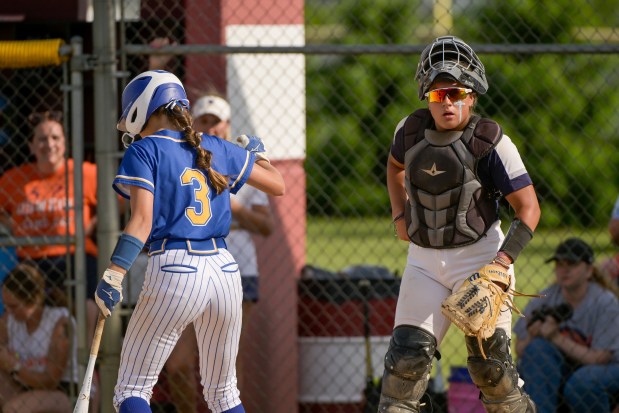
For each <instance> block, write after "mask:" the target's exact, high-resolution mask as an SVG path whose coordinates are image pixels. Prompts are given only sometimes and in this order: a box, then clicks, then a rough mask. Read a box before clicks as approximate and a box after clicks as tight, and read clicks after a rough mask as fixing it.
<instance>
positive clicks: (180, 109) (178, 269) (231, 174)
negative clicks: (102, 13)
mask: <svg viewBox="0 0 619 413" xmlns="http://www.w3.org/2000/svg"><path fill="white" fill-rule="evenodd" d="M117 128H118V129H119V130H120V131H123V132H125V134H126V136H127V137H128V139H123V141H124V142H126V143H127V144H129V147H128V149H127V151H126V153H125V155H124V157H123V159H122V162H121V165H120V167H119V170H118V174H117V175H116V178H115V179H114V182H113V186H114V189H115V190H116V191H117V192H118V193H119V194H120V195H122V196H124V197H127V198H128V199H130V205H131V216H130V218H129V221H128V223H127V225H126V226H125V228H124V231H123V233H122V234H121V236H120V237H119V240H118V243H117V245H116V248H115V249H114V252H113V253H112V257H111V263H110V265H109V267H108V268H107V270H106V271H105V272H104V274H103V276H102V278H101V281H100V282H99V285H98V287H97V292H96V297H95V300H96V302H97V305H98V306H99V308H100V310H101V313H102V314H103V315H104V316H105V317H108V316H109V315H111V311H112V310H113V308H114V307H115V306H116V304H118V303H119V302H120V301H121V300H122V280H123V277H124V275H125V274H126V272H127V271H128V270H129V269H130V268H131V265H132V264H133V262H134V261H135V259H136V257H137V256H138V254H139V253H140V251H141V250H142V248H144V246H145V245H147V247H148V249H149V256H150V258H149V262H148V268H147V270H146V275H145V281H144V285H143V288H142V291H141V293H140V296H139V298H138V301H137V304H136V306H135V309H134V311H133V314H132V316H131V319H130V320H129V324H128V326H127V331H126V334H125V337H124V340H123V346H122V351H121V360H120V369H119V373H118V380H117V384H116V387H115V394H114V400H113V402H114V406H115V408H116V409H117V410H118V411H119V413H129V412H131V413H146V412H151V409H150V406H149V400H150V397H151V395H152V389H153V386H154V385H155V383H156V382H157V378H158V376H159V373H160V372H161V369H162V368H163V366H164V364H165V362H166V360H167V358H168V357H169V355H170V353H171V352H172V349H173V348H174V345H175V344H176V342H177V340H178V338H179V336H180V335H181V333H182V332H183V330H184V329H185V327H186V326H187V325H189V324H190V323H193V325H194V327H195V331H196V336H197V339H198V346H199V352H200V374H201V377H202V383H203V385H204V398H205V400H206V401H207V403H208V405H209V408H210V409H211V411H212V412H213V413H244V412H245V410H244V408H243V404H242V403H241V400H240V395H239V393H240V392H239V391H238V389H237V386H236V382H237V379H236V371H235V362H236V357H237V352H238V344H239V337H240V331H241V304H242V297H243V290H242V285H241V277H240V274H239V270H238V264H237V263H236V261H235V259H234V257H233V256H232V254H230V253H229V252H228V250H227V249H226V242H225V237H226V235H227V234H228V232H229V230H230V223H231V217H232V212H231V208H230V194H231V193H236V192H238V191H239V190H240V189H242V187H243V185H245V184H246V183H247V184H249V185H251V186H254V187H256V188H258V189H260V190H262V191H265V192H266V193H269V194H271V195H274V196H281V195H283V194H284V191H285V185H284V180H283V178H282V176H281V174H280V173H279V171H278V170H277V169H276V168H275V167H273V166H272V165H271V164H270V162H269V160H268V157H267V154H266V149H265V146H264V144H263V142H262V140H261V139H260V138H258V137H255V136H247V135H241V136H239V137H237V138H236V139H234V140H233V142H234V143H231V142H227V141H225V140H223V139H219V138H217V137H215V136H210V135H206V134H201V133H198V132H196V131H195V130H194V129H193V127H192V117H191V114H190V111H189V101H188V99H187V95H186V92H185V89H184V87H183V85H182V83H181V82H180V80H179V79H178V78H177V77H176V76H175V75H173V74H172V73H169V72H166V71H163V70H154V71H147V72H144V73H142V74H140V75H138V76H136V77H135V78H134V79H133V80H132V81H131V82H129V84H128V85H127V86H126V87H125V89H124V91H123V95H122V115H121V117H120V120H119V122H118V125H117ZM123 137H125V135H124V136H123Z"/></svg>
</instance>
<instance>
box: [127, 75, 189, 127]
mask: <svg viewBox="0 0 619 413" xmlns="http://www.w3.org/2000/svg"><path fill="white" fill-rule="evenodd" d="M172 101H182V102H184V103H185V106H187V107H188V106H189V102H188V100H187V94H186V93H185V88H184V87H183V84H182V83H181V81H180V80H179V79H178V78H177V77H176V76H175V75H173V74H172V73H170V72H166V71H165V70H150V71H148V72H144V73H141V74H139V75H137V76H136V77H135V78H134V79H133V80H132V81H131V82H129V84H128V85H127V86H126V87H125V90H123V96H122V115H120V119H119V120H118V124H117V125H116V128H117V129H118V130H120V131H123V132H129V133H132V134H138V133H140V132H142V130H143V129H144V126H145V125H146V123H147V122H148V119H149V118H150V116H151V115H152V114H153V112H155V111H156V110H157V109H159V108H160V107H161V106H163V105H167V104H168V103H170V102H172Z"/></svg>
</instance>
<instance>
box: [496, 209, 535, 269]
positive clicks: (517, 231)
mask: <svg viewBox="0 0 619 413" xmlns="http://www.w3.org/2000/svg"><path fill="white" fill-rule="evenodd" d="M532 238H533V230H532V229H531V228H529V227H528V225H527V224H525V223H524V222H522V221H521V220H519V219H518V218H516V219H514V220H513V221H512V224H511V225H510V227H509V231H507V235H506V236H505V240H504V241H503V244H502V245H501V248H499V251H500V252H504V253H505V254H507V255H508V256H509V257H510V258H511V259H512V262H515V261H516V258H518V255H520V252H521V251H522V250H523V249H524V247H526V245H527V244H528V243H529V241H531V239H532Z"/></svg>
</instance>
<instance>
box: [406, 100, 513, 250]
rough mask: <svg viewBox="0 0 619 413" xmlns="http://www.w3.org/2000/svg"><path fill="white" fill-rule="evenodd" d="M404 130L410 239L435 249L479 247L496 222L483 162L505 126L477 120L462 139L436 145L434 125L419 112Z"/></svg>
mask: <svg viewBox="0 0 619 413" xmlns="http://www.w3.org/2000/svg"><path fill="white" fill-rule="evenodd" d="M403 128H404V129H403V137H404V145H405V171H406V178H405V179H406V181H405V186H406V192H407V195H408V202H407V205H406V208H405V218H406V224H407V232H408V236H409V238H410V239H411V241H412V242H414V243H415V244H417V245H420V246H422V247H430V248H454V247H459V246H463V245H468V244H472V243H474V242H476V241H477V240H478V239H479V238H480V237H482V236H483V235H484V234H485V233H486V232H487V231H488V229H489V228H490V226H491V225H492V224H493V223H494V222H495V221H496V199H495V197H494V194H492V193H490V191H489V190H488V189H486V188H484V187H483V186H482V185H481V182H480V180H479V177H478V176H477V162H478V161H479V159H481V158H483V157H484V156H486V155H487V154H488V153H490V151H491V150H492V149H493V148H494V147H495V146H496V145H497V144H498V142H499V140H500V139H501V136H502V131H501V128H500V126H499V125H498V124H497V123H496V122H494V121H492V120H490V119H485V118H481V117H479V116H477V115H473V116H471V119H470V121H469V123H468V124H467V126H466V128H465V129H464V131H463V133H462V135H461V136H460V138H459V139H458V138H457V137H456V138H455V141H453V142H446V143H445V144H444V145H439V144H436V143H434V144H432V143H430V142H429V141H428V140H427V139H426V138H425V130H426V129H434V120H433V119H432V116H431V114H430V111H429V110H427V109H419V110H417V111H415V112H414V113H412V114H411V115H410V116H409V117H408V118H407V119H406V121H405V122H404V126H403Z"/></svg>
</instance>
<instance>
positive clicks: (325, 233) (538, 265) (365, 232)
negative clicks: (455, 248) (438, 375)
mask: <svg viewBox="0 0 619 413" xmlns="http://www.w3.org/2000/svg"><path fill="white" fill-rule="evenodd" d="M503 224H504V226H503V229H504V231H506V230H507V228H508V225H509V222H504V223H503ZM572 236H577V237H579V238H582V239H583V240H585V241H586V242H588V243H589V244H591V246H592V247H593V249H594V250H595V252H596V261H597V262H600V261H602V260H604V259H606V258H608V257H610V256H612V255H613V254H615V253H616V252H617V251H616V247H613V246H612V245H611V243H610V238H609V235H608V232H607V231H606V227H600V228H590V229H586V230H583V229H570V228H565V229H555V230H543V229H540V230H538V231H536V232H535V236H534V238H533V240H532V241H531V243H530V244H529V245H528V246H527V247H526V248H525V250H524V251H523V252H522V254H521V255H520V257H519V258H518V261H517V263H516V280H517V284H516V289H517V290H518V291H520V292H523V293H537V292H539V291H540V290H541V289H543V288H545V287H546V286H547V285H549V284H550V283H551V282H552V281H553V278H554V273H553V271H552V269H553V268H552V265H551V264H548V263H546V262H545V260H546V259H547V258H548V257H550V256H552V254H553V252H554V249H555V248H556V246H557V245H558V244H559V243H560V242H561V241H562V240H565V239H566V238H569V237H572ZM406 254H407V243H406V242H403V241H399V240H398V239H396V238H395V236H394V234H393V228H392V226H391V221H390V220H389V218H388V217H387V218H385V219H382V218H346V219H341V218H335V219H334V218H313V217H308V220H307V263H308V264H311V265H314V266H318V267H321V268H326V269H330V270H335V271H337V270H341V269H343V268H345V267H347V266H349V265H356V264H372V265H381V266H384V267H387V268H389V269H390V270H392V271H393V272H394V273H396V274H401V273H402V270H403V268H404V265H405V264H406ZM465 275H466V274H463V276H465ZM528 300H529V298H525V297H517V298H516V299H515V304H516V306H517V307H518V308H520V309H524V307H525V306H526V304H527V302H528ZM517 319H518V315H517V314H514V317H513V320H514V322H516V321H517ZM512 347H513V342H512ZM440 351H441V353H442V355H443V359H442V361H441V365H442V370H443V376H444V379H445V380H446V379H447V377H448V375H449V368H450V367H451V366H456V365H458V366H464V365H466V348H465V345H464V336H463V334H462V332H460V330H458V329H457V328H455V327H453V326H452V327H451V328H450V329H449V331H448V332H447V335H446V336H445V339H444V340H443V343H442V345H441V348H440Z"/></svg>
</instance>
